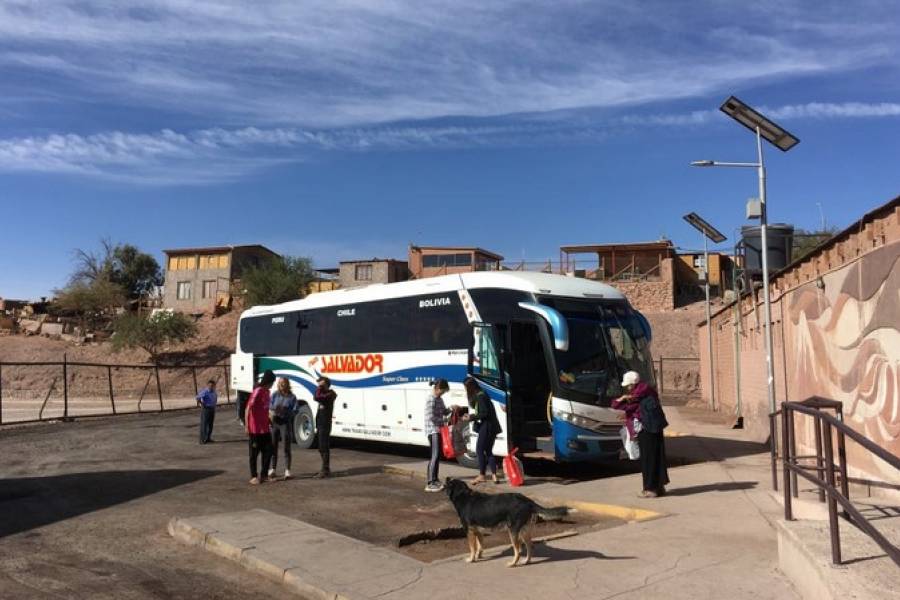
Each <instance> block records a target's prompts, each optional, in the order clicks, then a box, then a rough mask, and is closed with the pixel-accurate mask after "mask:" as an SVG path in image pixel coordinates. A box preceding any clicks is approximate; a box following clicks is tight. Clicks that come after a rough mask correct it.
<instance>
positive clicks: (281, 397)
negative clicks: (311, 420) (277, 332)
mask: <svg viewBox="0 0 900 600" xmlns="http://www.w3.org/2000/svg"><path fill="white" fill-rule="evenodd" d="M299 408H300V406H299V404H297V397H296V396H294V394H293V392H292V391H291V382H290V381H288V380H287V378H285V377H282V378H281V379H279V380H278V388H277V389H276V390H275V393H274V394H272V400H271V402H270V403H269V419H270V420H271V421H272V446H273V449H272V468H271V469H269V479H272V478H273V477H274V476H275V468H276V467H277V466H278V443H279V442H281V441H283V442H284V478H285V479H290V477H291V442H292V441H293V439H294V438H293V433H294V431H293V429H294V416H295V415H296V414H297V411H298V410H299Z"/></svg>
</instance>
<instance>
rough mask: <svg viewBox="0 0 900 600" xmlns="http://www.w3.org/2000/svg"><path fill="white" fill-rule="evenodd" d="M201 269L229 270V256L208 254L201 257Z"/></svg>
mask: <svg viewBox="0 0 900 600" xmlns="http://www.w3.org/2000/svg"><path fill="white" fill-rule="evenodd" d="M200 268H201V269H227V268H228V255H227V254H206V255H204V256H201V257H200Z"/></svg>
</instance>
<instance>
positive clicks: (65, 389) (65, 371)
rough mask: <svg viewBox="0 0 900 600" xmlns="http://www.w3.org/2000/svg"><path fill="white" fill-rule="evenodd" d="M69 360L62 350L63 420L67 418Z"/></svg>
mask: <svg viewBox="0 0 900 600" xmlns="http://www.w3.org/2000/svg"><path fill="white" fill-rule="evenodd" d="M68 363H69V361H68V359H67V358H66V353H65V352H63V365H62V367H63V421H65V420H67V419H68V418H69V364H68Z"/></svg>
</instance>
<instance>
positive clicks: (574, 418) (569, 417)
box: [553, 409, 603, 429]
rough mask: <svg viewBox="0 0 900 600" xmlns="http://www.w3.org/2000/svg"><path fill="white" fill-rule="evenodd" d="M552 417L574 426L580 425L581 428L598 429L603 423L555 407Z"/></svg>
mask: <svg viewBox="0 0 900 600" xmlns="http://www.w3.org/2000/svg"><path fill="white" fill-rule="evenodd" d="M553 417H554V418H556V419H559V420H560V421H565V422H566V423H571V424H572V425H574V426H575V427H581V428H582V429H600V427H602V425H603V424H602V423H601V422H600V421H595V420H594V419H589V418H587V417H583V416H581V415H574V414H572V413H570V412H565V411H562V410H557V409H553Z"/></svg>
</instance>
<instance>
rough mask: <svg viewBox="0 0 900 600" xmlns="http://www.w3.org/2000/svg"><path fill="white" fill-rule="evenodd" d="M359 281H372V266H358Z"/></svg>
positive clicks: (356, 275) (357, 278) (356, 276)
mask: <svg viewBox="0 0 900 600" xmlns="http://www.w3.org/2000/svg"><path fill="white" fill-rule="evenodd" d="M355 278H356V280H357V281H372V265H356V273H355Z"/></svg>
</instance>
